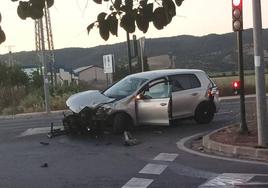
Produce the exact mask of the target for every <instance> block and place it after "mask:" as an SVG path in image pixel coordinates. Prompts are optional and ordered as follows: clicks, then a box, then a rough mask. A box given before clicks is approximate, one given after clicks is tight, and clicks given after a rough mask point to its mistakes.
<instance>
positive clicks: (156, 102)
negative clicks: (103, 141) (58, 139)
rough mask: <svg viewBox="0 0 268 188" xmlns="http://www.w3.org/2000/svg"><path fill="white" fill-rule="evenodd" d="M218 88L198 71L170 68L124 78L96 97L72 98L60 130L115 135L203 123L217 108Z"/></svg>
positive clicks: (92, 92) (94, 93)
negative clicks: (189, 120) (147, 127)
mask: <svg viewBox="0 0 268 188" xmlns="http://www.w3.org/2000/svg"><path fill="white" fill-rule="evenodd" d="M218 95H219V92H218V88H217V86H216V85H215V83H214V82H213V81H212V80H211V79H210V78H209V77H208V76H207V74H206V73H205V72H204V71H201V70H194V69H170V70H157V71H148V72H142V73H137V74H132V75H129V76H127V77H125V78H123V79H122V80H120V81H119V82H117V83H115V84H114V85H112V86H111V87H109V88H107V89H106V90H104V91H102V92H100V91H97V90H90V91H85V92H80V93H77V94H74V95H72V96H71V97H70V98H69V99H68V100H67V101H66V104H67V106H68V107H69V108H70V110H71V111H72V112H73V114H71V115H69V116H66V117H65V118H64V119H63V125H64V128H65V130H66V131H69V132H78V131H87V130H94V129H99V128H102V127H111V128H112V130H113V132H115V133H120V132H123V131H125V130H129V129H130V128H131V127H133V126H137V125H143V124H150V125H171V124H172V122H174V120H176V119H181V118H193V119H195V121H196V122H198V123H200V124H205V123H209V122H211V121H212V120H213V117H214V114H215V113H216V112H217V111H218V108H219V99H218Z"/></svg>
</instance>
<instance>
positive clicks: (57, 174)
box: [0, 100, 268, 188]
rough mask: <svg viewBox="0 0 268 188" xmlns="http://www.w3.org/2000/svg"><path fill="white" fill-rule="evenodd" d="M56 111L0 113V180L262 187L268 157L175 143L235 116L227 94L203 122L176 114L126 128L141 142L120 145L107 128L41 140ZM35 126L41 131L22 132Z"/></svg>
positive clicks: (104, 187) (98, 186)
mask: <svg viewBox="0 0 268 188" xmlns="http://www.w3.org/2000/svg"><path fill="white" fill-rule="evenodd" d="M61 118H62V115H51V116H49V117H45V116H44V117H32V118H16V119H1V120H0V167H1V171H0V187H6V188H8V187H12V188H17V187H20V188H24V187H25V188H26V187H27V188H29V187H40V188H42V187H44V188H47V187H50V188H54V187H55V188H61V187H62V188H69V187H70V188H73V187H78V188H80V187H81V188H84V187H87V188H88V187H90V188H119V187H124V188H130V187H136V188H145V187H149V188H165V187H167V188H173V187H174V188H175V187H176V188H178V187H179V188H181V187H185V188H191V187H220V185H221V186H223V185H225V186H226V187H228V185H234V184H235V185H236V186H237V187H248V186H251V187H254V186H255V187H268V185H267V183H268V176H267V174H268V164H267V165H263V164H250V163H245V162H235V161H225V160H219V159H214V158H209V157H202V156H199V155H193V154H191V153H188V152H185V151H183V150H180V149H178V147H177V144H176V143H177V142H178V141H179V140H181V139H183V138H185V137H189V136H191V135H194V134H197V133H201V132H205V131H211V130H214V129H217V128H220V127H222V126H225V125H228V124H231V123H234V122H237V121H239V103H238V102H237V101H235V100H233V101H225V102H223V103H222V106H221V110H220V112H219V113H218V114H217V115H216V116H215V119H214V121H213V122H212V123H210V124H208V125H198V124H196V123H195V122H194V121H192V120H183V121H179V122H177V125H176V126H173V127H152V126H151V127H141V128H137V129H135V130H134V131H133V132H132V134H133V136H134V137H135V138H137V139H138V140H139V141H141V143H140V144H139V145H136V146H131V147H127V146H124V145H123V135H113V134H110V133H109V132H105V133H104V134H103V135H99V136H96V135H87V136H82V137H81V136H80V137H74V136H73V137H72V136H68V135H63V136H58V137H55V138H52V139H48V138H47V137H46V134H45V132H46V131H47V130H49V126H50V123H51V122H53V123H54V124H55V125H60V123H61ZM43 127H47V130H44V129H43ZM36 130H37V131H36ZM38 130H39V131H40V130H41V132H43V133H41V134H35V135H27V134H30V133H34V132H35V133H37V132H38ZM40 142H41V143H40ZM42 143H48V145H44V144H42ZM45 164H47V167H44V166H46V165H45ZM42 166H43V167H42ZM229 187H230V186H229Z"/></svg>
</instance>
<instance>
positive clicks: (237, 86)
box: [232, 80, 240, 89]
mask: <svg viewBox="0 0 268 188" xmlns="http://www.w3.org/2000/svg"><path fill="white" fill-rule="evenodd" d="M232 87H233V89H240V81H239V80H235V81H233V82H232Z"/></svg>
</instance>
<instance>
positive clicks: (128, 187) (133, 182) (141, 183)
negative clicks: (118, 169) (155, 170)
mask: <svg viewBox="0 0 268 188" xmlns="http://www.w3.org/2000/svg"><path fill="white" fill-rule="evenodd" d="M153 181H154V180H152V179H145V178H131V179H130V180H129V181H128V182H127V183H126V184H125V185H124V186H123V187H122V188H146V187H148V186H149V185H150V184H151V183H152V182H153Z"/></svg>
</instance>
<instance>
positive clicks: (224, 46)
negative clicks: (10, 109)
mask: <svg viewBox="0 0 268 188" xmlns="http://www.w3.org/2000/svg"><path fill="white" fill-rule="evenodd" d="M252 40H253V36H252V29H248V30H245V31H244V32H243V42H244V43H243V49H244V62H245V69H246V70H252V69H253V68H254V62H253V60H254V57H253V42H252ZM263 47H264V49H265V54H266V56H267V57H268V29H264V30H263ZM54 53H55V59H56V65H57V66H58V67H63V68H65V69H67V70H68V69H69V70H70V69H75V68H78V67H82V66H87V65H102V56H103V55H105V54H114V55H115V59H116V62H122V61H125V62H127V45H126V42H124V43H117V44H112V45H101V46H96V47H92V48H64V49H58V50H55V52H54ZM163 54H172V55H173V56H176V67H178V68H197V69H202V70H205V71H209V72H226V71H237V53H236V37H235V33H227V34H222V35H217V34H210V35H206V36H202V37H195V36H189V35H182V36H175V37H166V38H154V39H146V41H145V55H146V56H147V57H152V56H158V55H163ZM7 59H8V54H5V55H0V61H2V62H3V61H7ZM13 59H14V60H15V61H16V63H18V64H21V65H22V66H32V65H35V64H36V62H37V57H36V55H35V52H33V51H31V52H18V53H14V54H13ZM265 59H266V60H265V61H266V63H267V58H265Z"/></svg>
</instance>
